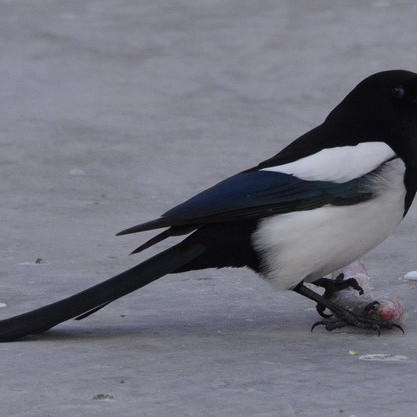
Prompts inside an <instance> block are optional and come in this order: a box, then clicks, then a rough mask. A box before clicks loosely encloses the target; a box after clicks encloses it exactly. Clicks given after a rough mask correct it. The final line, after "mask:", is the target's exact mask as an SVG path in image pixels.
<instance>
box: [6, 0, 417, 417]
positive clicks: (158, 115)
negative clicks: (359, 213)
mask: <svg viewBox="0 0 417 417" xmlns="http://www.w3.org/2000/svg"><path fill="white" fill-rule="evenodd" d="M416 21H417V3H416V2H415V1H412V0H404V1H402V0H399V1H393V0H373V1H370V0H360V1H358V0H357V1H353V0H352V1H350V0H349V1H326V0H311V1H310V0H309V1H294V0H284V1H277V0H258V1H253V0H224V1H220V0H151V1H143V0H141V1H132V0H120V1H116V0H113V1H111V0H103V1H92V0H70V1H69V0H67V1H64V0H60V1H58V0H55V1H52V0H51V1H48V0H2V1H0V175H1V181H0V195H1V208H0V215H1V216H0V229H1V235H0V253H1V256H0V271H1V272H0V273H1V279H0V302H3V303H6V304H7V307H4V308H1V309H0V317H1V318H5V317H9V316H11V315H13V314H17V313H21V312H24V311H27V310H29V309H31V308H34V307H37V306H41V305H43V304H45V303H47V302H51V301H54V300H57V299H59V298H61V297H63V296H66V295H71V294H73V293H75V292H77V291H79V290H81V289H84V288H86V287H87V286H90V285H92V284H94V283H97V282H100V281H102V280H103V279H105V278H108V277H110V276H112V275H114V274H116V273H118V272H120V271H122V270H124V269H127V268H128V267H130V266H132V265H134V264H136V263H137V262H139V261H140V260H143V259H144V258H145V257H146V256H148V255H149V254H152V253H155V251H154V250H153V249H152V250H149V251H148V252H147V253H144V254H141V255H138V256H132V257H128V256H127V254H128V253H129V252H130V251H131V250H132V249H134V248H135V247H136V246H138V245H139V244H140V243H141V242H143V241H144V239H146V238H147V237H149V236H151V234H150V233H144V234H143V235H142V236H129V237H123V238H122V237H118V238H116V237H114V234H115V233H116V232H118V231H119V230H121V229H123V228H125V227H129V226H132V225H134V224H137V223H140V222H142V221H146V220H150V219H152V218H154V217H156V216H158V215H159V214H161V213H162V212H164V211H165V210H167V209H169V208H171V207H172V206H173V205H175V204H177V203H179V202H181V201H182V200H183V199H185V198H187V197H190V196H191V195H193V194H194V193H196V192H198V191H200V190H202V189H204V188H206V187H208V186H210V185H213V184H214V183H215V182H217V181H219V180H221V179H223V178H224V177H226V176H228V175H231V174H234V173H236V172H238V171H241V170H243V169H246V168H248V167H251V166H253V165H255V164H257V163H258V162H260V161H261V160H263V159H265V158H267V157H269V156H271V155H272V154H274V153H276V152H277V151H278V150H279V149H281V148H282V147H283V146H284V145H285V144H287V143H289V142H290V141H292V140H293V139H295V138H296V137H297V136H299V135H300V134H302V133H304V132H305V131H307V130H309V129H310V128H312V127H314V126H315V125H317V124H319V123H320V122H321V121H322V120H323V119H324V117H325V116H326V115H327V113H328V112H329V111H330V110H331V109H332V108H333V107H334V106H335V105H336V104H337V103H338V102H339V101H340V100H341V99H342V98H343V97H344V95H345V94H346V93H347V92H348V91H349V90H350V89H351V88H352V87H353V86H354V85H356V83H358V82H359V81H360V80H361V79H362V78H364V77H365V76H367V75H369V74H371V73H373V72H376V71H379V70H385V69H394V68H404V69H409V70H414V71H415V70H417V65H416V64H417V24H416ZM416 232H417V210H416V208H413V209H412V210H411V211H410V213H409V215H408V216H407V219H406V220H405V221H404V222H403V224H402V225H401V226H400V227H399V228H398V230H397V231H396V232H395V234H394V236H393V237H391V238H389V239H388V240H387V241H386V242H385V243H384V244H382V245H381V246H380V247H378V248H377V249H375V250H374V251H373V252H371V253H370V254H368V255H367V256H366V258H365V261H366V264H367V266H368V269H369V270H370V273H371V275H372V276H374V277H375V286H376V287H378V288H384V289H386V290H387V291H389V292H390V293H394V294H399V295H400V296H401V297H403V299H404V300H405V302H406V306H407V312H408V315H409V317H408V321H407V323H406V326H405V330H406V333H405V335H404V336H403V335H402V334H401V333H400V332H399V331H391V332H384V333H383V334H382V336H381V337H379V338H378V337H377V336H376V335H375V334H374V333H372V332H367V331H360V330H354V329H353V330H352V329H342V330H339V331H335V332H333V333H327V332H325V331H324V330H323V329H320V328H318V329H316V331H315V332H314V333H310V326H311V324H312V323H313V322H314V321H315V320H317V314H316V313H315V311H314V305H313V304H312V303H311V302H309V301H308V300H304V299H302V298H301V297H300V296H298V295H296V294H292V293H277V292H274V291H272V290H271V288H270V287H269V286H268V285H267V284H266V283H265V282H263V281H261V280H260V279H259V278H258V277H256V276H255V275H254V274H253V273H251V272H250V271H247V270H207V271H201V272H197V273H188V274H182V275H178V276H168V277H165V278H163V279H161V280H159V281H157V282H155V283H153V284H151V285H149V286H148V287H146V288H144V289H142V290H141V291H139V292H137V293H134V294H131V295H129V296H127V297H125V298H123V299H121V300H119V301H117V302H114V303H113V304H111V305H110V306H108V307H107V308H105V309H103V310H102V311H100V312H98V313H97V314H95V315H93V316H91V317H89V318H88V319H86V320H84V321H80V322H74V321H69V322H65V323H63V324H61V325H59V326H58V327H56V328H55V329H53V330H51V331H50V332H48V333H46V334H43V335H39V336H36V337H31V338H28V339H26V340H24V341H21V342H16V343H10V344H3V345H0V415H1V416H13V417H17V416H19V417H23V416H25V417H45V416H59V417H61V416H64V417H66V416H81V415H82V416H87V417H93V416H94V417H95V416H97V417H98V416H105V417H106V416H122V417H123V416H144V417H145V416H146V417H173V416H188V417H220V416H232V417H235V416H236V417H239V416H251V417H252V416H253V417H270V416H271V417H272V416H279V417H281V416H282V417H287V416H288V417H290V416H291V417H294V416H297V417H315V416H317V417H327V416H329V417H334V416H351V417H352V416H356V417H373V416H379V417H386V416H395V417H398V416H399V417H412V416H415V415H416V409H417V399H416V395H415V392H416V385H417V325H416V318H417V312H416V305H417V302H416V298H415V294H416V292H417V289H416V283H415V282H407V281H401V280H399V278H400V277H402V276H403V275H404V274H405V273H407V272H408V271H410V270H415V269H417V258H416V241H417V235H416ZM167 245H168V242H167V243H165V242H164V243H162V244H161V245H159V248H160V249H161V248H165V247H166V246H167ZM38 258H41V259H43V260H44V261H45V262H46V263H40V264H36V263H35V260H36V259H38ZM349 351H355V352H360V353H362V354H375V353H386V354H392V355H402V356H406V357H407V358H408V359H406V360H403V361H392V360H391V361H365V360H360V359H359V357H358V356H354V355H350V354H349Z"/></svg>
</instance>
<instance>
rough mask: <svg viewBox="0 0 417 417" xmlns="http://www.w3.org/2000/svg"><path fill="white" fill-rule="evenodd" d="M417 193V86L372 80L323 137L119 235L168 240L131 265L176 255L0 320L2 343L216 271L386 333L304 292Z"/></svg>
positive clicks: (383, 77)
mask: <svg viewBox="0 0 417 417" xmlns="http://www.w3.org/2000/svg"><path fill="white" fill-rule="evenodd" d="M416 190H417V74H415V73H413V72H409V71H404V70H391V71H384V72H379V73H376V74H373V75H371V76H369V77H368V78H366V79H365V80H363V81H362V82H360V83H359V84H358V85H357V86H356V87H355V88H354V89H353V90H352V91H351V92H350V93H349V94H348V95H347V96H346V97H345V98H344V99H343V100H342V102H341V103H340V104H339V105H337V106H336V107H335V108H334V109H333V110H332V111H331V112H330V114H329V115H328V116H327V118H326V119H325V121H324V122H323V123H322V124H321V125H319V126H317V127H315V128H314V129H312V130H311V131H309V132H307V133H305V134H304V135H302V136H301V137H299V138H298V139H296V140H295V141H294V142H292V143H291V144H289V145H288V146H286V147H285V148H284V149H283V150H281V151H280V152H279V153H278V154H276V155H275V156H273V157H272V158H270V159H267V160H266V161H264V162H261V163H260V164H259V165H257V166H255V167H253V168H250V169H247V170H246V171H243V172H240V173H238V174H237V175H234V176H232V177H230V178H227V179H226V180H224V181H222V182H220V183H218V184H216V185H214V186H213V187H211V188H208V189H207V190H205V191H202V192H200V193H199V194H197V195H195V196H194V197H192V198H190V199H189V200H187V201H185V202H183V203H182V204H180V205H178V206H176V207H174V208H172V209H171V210H169V211H167V212H166V213H164V214H163V215H162V216H161V217H159V218H157V219H155V220H151V221H148V222H146V223H142V224H139V225H137V226H134V227H131V228H129V229H126V230H124V231H122V232H120V233H118V234H119V235H124V234H129V233H136V232H142V231H145V230H153V229H163V231H162V232H159V234H157V235H156V236H155V237H153V238H152V239H150V240H149V241H147V242H146V243H144V244H142V245H141V246H140V247H139V248H137V249H136V250H135V251H134V253H137V252H141V251H143V250H145V249H147V248H148V247H150V246H152V245H154V244H156V243H158V242H160V241H162V240H164V239H167V238H169V237H171V236H181V235H184V236H185V237H184V239H183V240H182V241H181V242H180V243H177V244H176V245H174V246H171V247H170V248H168V249H166V250H164V251H162V252H160V253H159V254H157V255H155V256H153V257H151V258H149V259H147V260H145V261H144V262H142V263H140V264H138V265H137V266H135V267H133V268H131V269H129V270H127V271H125V272H122V273H121V274H119V275H116V276H114V277H113V278H110V279H108V280H107V281H104V282H102V283H100V284H98V285H96V286H93V287H91V288H88V289H87V290H85V291H82V292H80V293H77V294H75V295H73V296H71V297H68V298H65V299H63V300H60V301H57V302H55V303H52V304H49V305H46V306H44V307H41V308H38V309H36V310H33V311H30V312H28V313H25V314H21V315H18V316H15V317H12V318H8V319H4V320H1V321H0V341H1V342H5V341H10V340H14V339H18V338H21V337H24V336H26V335H29V334H32V333H39V332H42V331H45V330H48V329H50V328H51V327H53V326H55V325H57V324H59V323H61V322H63V321H65V320H68V319H70V318H78V319H81V318H85V317H87V316H88V315H90V314H92V313H94V312H96V311H97V310H99V309H100V308H102V307H104V306H105V305H107V304H108V303H110V302H112V301H114V300H116V299H118V298H120V297H122V296H124V295H126V294H128V293H130V292H132V291H134V290H136V289H138V288H141V287H143V286H145V285H147V284H149V283H151V282H153V281H155V280H157V279H158V278H160V277H162V276H164V275H166V274H170V273H180V272H185V271H191V270H199V269H204V268H223V267H248V268H250V269H252V270H253V271H255V272H257V273H258V274H259V275H260V276H261V277H263V278H264V279H265V280H267V281H268V282H269V283H270V284H271V285H272V286H273V287H274V288H276V289H277V290H294V291H295V292H297V293H299V294H301V295H303V296H305V297H307V298H309V299H311V300H313V301H315V302H316V303H318V304H319V305H320V308H321V309H323V308H324V307H327V308H328V309H329V310H330V311H331V312H332V313H333V314H334V315H335V316H337V317H338V318H339V320H340V321H342V322H344V323H345V324H348V325H352V326H359V327H368V328H373V329H376V330H378V331H379V329H383V328H392V327H393V326H395V324H394V323H390V322H381V321H377V320H375V319H372V318H369V317H368V316H367V314H366V312H364V314H363V315H358V314H354V313H353V312H351V311H349V310H347V309H345V308H342V307H341V306H338V305H337V304H335V303H334V302H332V301H331V300H329V299H327V298H326V297H324V296H322V295H320V292H316V291H314V290H312V289H311V288H312V287H310V286H306V285H305V283H316V284H318V285H321V284H322V283H323V277H325V276H326V275H328V274H330V273H332V272H333V271H336V270H338V269H339V268H341V267H343V266H345V265H347V264H349V263H351V262H353V261H355V260H356V259H358V258H360V257H361V256H362V255H364V254H365V253H367V252H368V251H369V250H371V249H372V248H374V247H375V246H377V245H378V244H379V243H381V242H382V241H383V240H384V239H386V238H387V237H388V236H389V235H390V234H391V233H392V231H393V230H394V229H395V227H396V226H397V225H398V224H399V223H400V222H401V220H402V219H403V218H404V216H405V215H406V213H407V211H408V210H409V208H410V205H411V203H412V201H413V198H414V196H415V193H416ZM320 324H325V326H326V328H327V330H332V325H327V324H326V322H324V323H322V322H320Z"/></svg>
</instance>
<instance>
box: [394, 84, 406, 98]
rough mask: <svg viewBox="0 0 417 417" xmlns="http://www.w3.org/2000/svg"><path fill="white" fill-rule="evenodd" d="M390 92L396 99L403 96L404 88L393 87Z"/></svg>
mask: <svg viewBox="0 0 417 417" xmlns="http://www.w3.org/2000/svg"><path fill="white" fill-rule="evenodd" d="M391 93H392V96H393V97H394V98H396V99H401V98H403V97H404V96H405V90H404V87H403V86H399V87H395V88H393V89H392V91H391Z"/></svg>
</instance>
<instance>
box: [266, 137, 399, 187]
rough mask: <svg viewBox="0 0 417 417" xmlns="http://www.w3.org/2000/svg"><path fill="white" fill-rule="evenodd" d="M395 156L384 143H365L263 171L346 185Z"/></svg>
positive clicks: (329, 150)
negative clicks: (345, 183)
mask: <svg viewBox="0 0 417 417" xmlns="http://www.w3.org/2000/svg"><path fill="white" fill-rule="evenodd" d="M395 156H396V154H395V152H394V151H393V150H392V148H391V147H390V146H388V145H387V144H386V143H385V142H362V143H359V144H357V145H355V146H340V147H337V148H326V149H322V150H321V151H319V152H317V153H315V154H313V155H310V156H306V157H305V158H301V159H299V160H298V161H294V162H290V163H288V164H283V165H278V166H276V167H270V168H263V169H262V171H274V172H282V173H284V174H291V175H294V176H296V177H298V178H300V179H303V180H307V181H333V182H336V183H343V182H346V181H350V180H353V179H355V178H359V177H361V176H363V175H365V174H367V173H368V172H371V171H373V170H374V169H376V168H377V167H379V166H380V165H381V164H383V163H384V162H386V161H388V160H389V159H391V158H393V157H395Z"/></svg>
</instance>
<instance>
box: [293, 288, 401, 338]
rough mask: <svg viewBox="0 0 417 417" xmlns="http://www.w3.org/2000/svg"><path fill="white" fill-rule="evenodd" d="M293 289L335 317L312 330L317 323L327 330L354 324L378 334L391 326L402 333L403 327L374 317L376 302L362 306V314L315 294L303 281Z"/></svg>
mask: <svg viewBox="0 0 417 417" xmlns="http://www.w3.org/2000/svg"><path fill="white" fill-rule="evenodd" d="M294 291H295V292H296V293H298V294H301V295H303V296H304V297H307V298H309V299H310V300H313V301H315V302H316V303H318V304H320V305H323V306H324V307H325V308H328V309H329V310H330V311H331V312H333V313H334V315H335V316H336V319H334V320H328V319H327V320H321V321H318V322H316V323H314V324H313V326H312V328H311V330H313V329H314V328H315V327H316V326H318V325H323V326H325V329H326V330H328V331H331V330H334V329H337V328H341V327H344V326H347V325H348V326H355V327H361V328H364V329H372V330H375V331H376V332H377V333H378V336H379V335H380V333H381V330H382V329H392V328H393V327H395V328H397V329H400V330H401V331H402V332H403V333H404V330H403V328H402V327H401V326H400V325H399V324H397V323H393V322H391V321H383V320H379V319H377V318H374V315H373V314H372V312H373V310H374V308H375V307H376V306H377V305H378V304H377V303H372V304H373V305H372V306H371V305H368V306H366V307H365V308H364V310H363V313H362V314H356V313H353V312H352V311H350V310H347V309H346V308H343V307H341V306H339V305H337V304H336V303H334V302H333V301H331V300H329V299H328V298H324V297H323V296H322V295H320V294H317V293H316V292H314V291H313V290H310V288H307V287H306V286H305V285H304V284H303V282H301V283H300V284H298V285H297V286H296V287H295V288H294Z"/></svg>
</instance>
